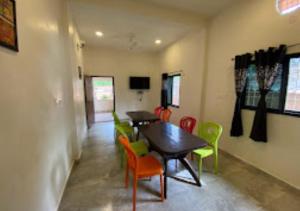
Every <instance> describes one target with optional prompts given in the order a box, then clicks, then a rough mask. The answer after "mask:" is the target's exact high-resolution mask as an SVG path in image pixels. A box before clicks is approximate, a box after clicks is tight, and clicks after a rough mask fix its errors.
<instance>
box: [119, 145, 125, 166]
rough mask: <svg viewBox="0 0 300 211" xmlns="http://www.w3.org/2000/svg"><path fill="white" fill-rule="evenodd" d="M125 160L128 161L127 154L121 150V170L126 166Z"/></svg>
mask: <svg viewBox="0 0 300 211" xmlns="http://www.w3.org/2000/svg"><path fill="white" fill-rule="evenodd" d="M124 160H126V157H125V152H124V149H121V150H120V161H121V163H120V164H121V169H122V168H123V166H124Z"/></svg>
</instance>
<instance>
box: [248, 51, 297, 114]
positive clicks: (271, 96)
mask: <svg viewBox="0 0 300 211" xmlns="http://www.w3.org/2000/svg"><path fill="white" fill-rule="evenodd" d="M259 99H260V93H259V87H258V83H257V79H256V67H255V65H250V66H249V68H248V72H247V83H246V87H245V91H244V94H243V108H244V109H256V107H257V104H258V101H259ZM266 103H267V109H268V112H271V113H279V114H288V115H297V116H300V54H291V55H287V57H286V59H285V62H284V65H283V67H282V69H281V71H280V73H279V75H278V77H277V79H276V81H275V82H274V84H273V86H272V87H271V90H270V91H269V93H268V94H267V96H266Z"/></svg>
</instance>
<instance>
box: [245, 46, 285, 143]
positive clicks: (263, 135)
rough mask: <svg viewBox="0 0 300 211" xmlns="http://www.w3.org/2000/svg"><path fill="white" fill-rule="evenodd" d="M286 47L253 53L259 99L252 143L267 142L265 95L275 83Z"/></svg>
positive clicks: (251, 136) (251, 135) (252, 132)
mask: <svg viewBox="0 0 300 211" xmlns="http://www.w3.org/2000/svg"><path fill="white" fill-rule="evenodd" d="M286 51H287V47H286V46H285V45H280V46H279V48H269V49H268V51H264V50H259V51H256V52H255V65H256V70H257V82H258V85H259V89H260V99H259V102H258V105H257V110H256V113H255V117H254V121H253V126H252V131H251V134H250V138H251V139H253V140H254V141H259V142H267V141H268V138H267V107H266V95H267V94H268V92H269V90H270V88H271V87H272V85H273V83H274V82H275V80H276V78H277V76H278V74H279V73H280V70H281V68H282V62H283V59H284V56H285V55H286Z"/></svg>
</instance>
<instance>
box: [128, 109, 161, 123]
mask: <svg viewBox="0 0 300 211" xmlns="http://www.w3.org/2000/svg"><path fill="white" fill-rule="evenodd" d="M126 114H127V115H128V116H129V117H130V118H131V120H132V121H133V122H147V121H148V122H155V121H158V120H159V118H158V117H157V116H156V115H155V114H153V113H150V112H148V111H130V112H127V113H126Z"/></svg>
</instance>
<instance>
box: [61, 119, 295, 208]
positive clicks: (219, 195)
mask: <svg viewBox="0 0 300 211" xmlns="http://www.w3.org/2000/svg"><path fill="white" fill-rule="evenodd" d="M173 164H174V162H172V161H171V162H170V163H169V165H170V168H171V169H173V171H174V166H173ZM206 164H208V165H207V166H210V164H211V163H210V162H206ZM179 171H180V168H179ZM181 173H182V172H181ZM202 184H203V186H202V187H201V188H199V187H196V186H192V185H188V184H185V183H181V182H178V181H175V180H173V179H169V180H168V187H169V189H168V199H167V200H165V201H164V202H163V203H161V202H160V201H159V180H158V178H156V177H155V178H152V180H151V181H140V182H139V186H138V193H137V210H141V211H142V210H143V211H144V210H155V211H157V210H174V211H175V210H176V211H177V210H189V211H196V210H201V211H205V210H207V211H216V210H218V211H220V210H224V211H225V210H228V211H234V210H241V211H245V210H249V211H250V210H251V211H255V210H278V211H281V210H285V211H294V210H295V211H297V210H298V208H299V207H300V193H299V192H297V191H296V190H294V189H292V188H291V187H289V186H287V185H285V184H284V183H282V182H280V181H278V180H276V179H274V178H273V177H271V176H269V175H266V174H265V173H263V172H261V171H259V170H257V169H255V168H253V167H251V166H249V165H246V164H244V163H242V162H240V161H238V160H237V159H235V158H233V157H231V156H229V155H227V154H224V153H221V156H220V173H219V175H217V176H216V175H214V174H212V173H211V172H210V171H205V172H204V173H203V176H202ZM131 199H132V186H130V187H129V188H128V189H127V190H126V189H125V188H124V176H123V170H121V169H120V165H119V159H118V154H117V151H116V148H115V145H114V140H113V123H111V122H108V123H98V124H96V125H94V126H93V127H92V128H91V130H90V131H89V136H88V140H87V141H86V142H84V146H83V154H82V158H81V160H80V163H79V164H78V165H76V166H74V168H73V171H72V173H71V176H70V179H69V181H68V184H67V188H66V190H65V192H64V196H63V199H62V202H61V205H60V209H59V210H60V211H111V210H117V211H119V210H131V209H132V207H131V206H132V203H131V202H132V201H131Z"/></svg>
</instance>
